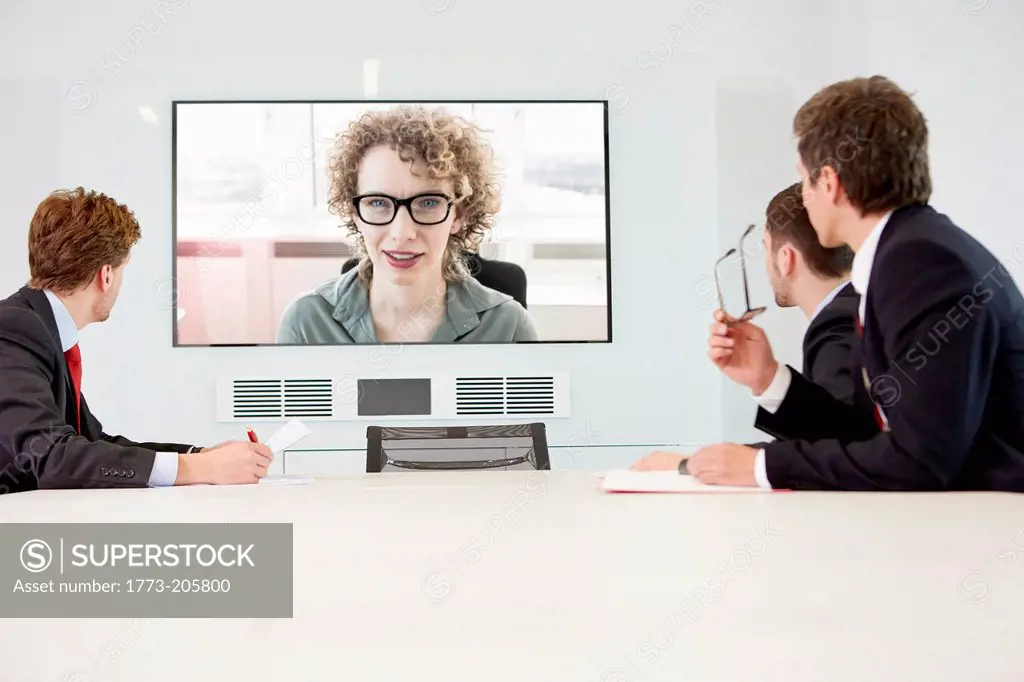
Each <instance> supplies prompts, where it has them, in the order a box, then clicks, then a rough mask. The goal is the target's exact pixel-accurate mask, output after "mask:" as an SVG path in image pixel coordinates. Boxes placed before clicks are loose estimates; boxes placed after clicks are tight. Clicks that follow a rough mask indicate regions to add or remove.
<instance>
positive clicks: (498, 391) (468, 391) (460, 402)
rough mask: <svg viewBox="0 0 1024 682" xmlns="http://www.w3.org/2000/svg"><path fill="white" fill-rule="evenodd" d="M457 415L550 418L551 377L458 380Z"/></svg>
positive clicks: (552, 402)
mask: <svg viewBox="0 0 1024 682" xmlns="http://www.w3.org/2000/svg"><path fill="white" fill-rule="evenodd" d="M455 412H456V414H459V415H467V416H468V415H515V416H525V415H542V414H547V415H553V414H555V378H554V377H550V376H547V377H472V378H470V377H459V378H456V380H455Z"/></svg>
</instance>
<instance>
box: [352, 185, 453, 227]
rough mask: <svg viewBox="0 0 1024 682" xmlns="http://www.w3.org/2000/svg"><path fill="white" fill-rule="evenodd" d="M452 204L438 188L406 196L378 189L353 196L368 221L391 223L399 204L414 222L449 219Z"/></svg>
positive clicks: (420, 223)
mask: <svg viewBox="0 0 1024 682" xmlns="http://www.w3.org/2000/svg"><path fill="white" fill-rule="evenodd" d="M454 204H455V200H454V199H452V198H451V197H450V196H448V195H447V194H443V193H441V192H424V193H422V194H416V195H414V196H411V197H406V198H405V199H399V198H398V197H393V196H391V195H389V194H380V193H375V194H360V195H359V196H356V197H352V205H353V206H354V207H355V209H356V214H357V215H358V216H359V219H360V220H362V221H363V222H364V223H366V224H367V225H390V224H391V222H392V221H393V220H394V219H395V216H397V215H398V209H400V208H401V207H402V206H405V208H406V210H408V211H409V216H410V217H411V218H412V220H413V222H414V223H416V224H418V225H439V224H441V223H443V222H444V221H446V220H448V214H449V213H451V210H452V206H453V205H454Z"/></svg>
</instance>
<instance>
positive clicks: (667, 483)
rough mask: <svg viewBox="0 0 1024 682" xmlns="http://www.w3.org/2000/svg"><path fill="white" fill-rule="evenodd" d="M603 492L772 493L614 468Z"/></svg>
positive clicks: (672, 473)
mask: <svg viewBox="0 0 1024 682" xmlns="http://www.w3.org/2000/svg"><path fill="white" fill-rule="evenodd" d="M601 490H604V491H606V492H610V493H757V492H771V491H770V490H768V489H766V488H759V487H756V486H753V487H747V486H729V485H707V484H705V483H701V482H700V481H698V480H697V479H696V478H694V477H693V476H687V475H684V474H680V473H679V472H678V471H675V470H672V471H633V470H631V469H615V470H613V471H607V472H605V475H604V479H603V480H602V481H601Z"/></svg>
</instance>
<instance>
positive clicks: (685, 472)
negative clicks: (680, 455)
mask: <svg viewBox="0 0 1024 682" xmlns="http://www.w3.org/2000/svg"><path fill="white" fill-rule="evenodd" d="M679 473H680V474H682V475H683V476H689V475H690V470H689V469H688V468H687V467H686V459H685V458H684V459H681V460H679Z"/></svg>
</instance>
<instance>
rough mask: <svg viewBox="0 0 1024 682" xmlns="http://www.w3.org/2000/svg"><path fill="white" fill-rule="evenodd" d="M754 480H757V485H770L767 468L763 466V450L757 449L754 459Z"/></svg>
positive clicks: (765, 486) (766, 486)
mask: <svg viewBox="0 0 1024 682" xmlns="http://www.w3.org/2000/svg"><path fill="white" fill-rule="evenodd" d="M754 480H756V481H757V485H758V487H761V488H769V489H770V488H771V487H772V484H771V482H770V481H769V480H768V470H767V468H765V463H764V450H758V451H757V457H756V458H755V459H754Z"/></svg>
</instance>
